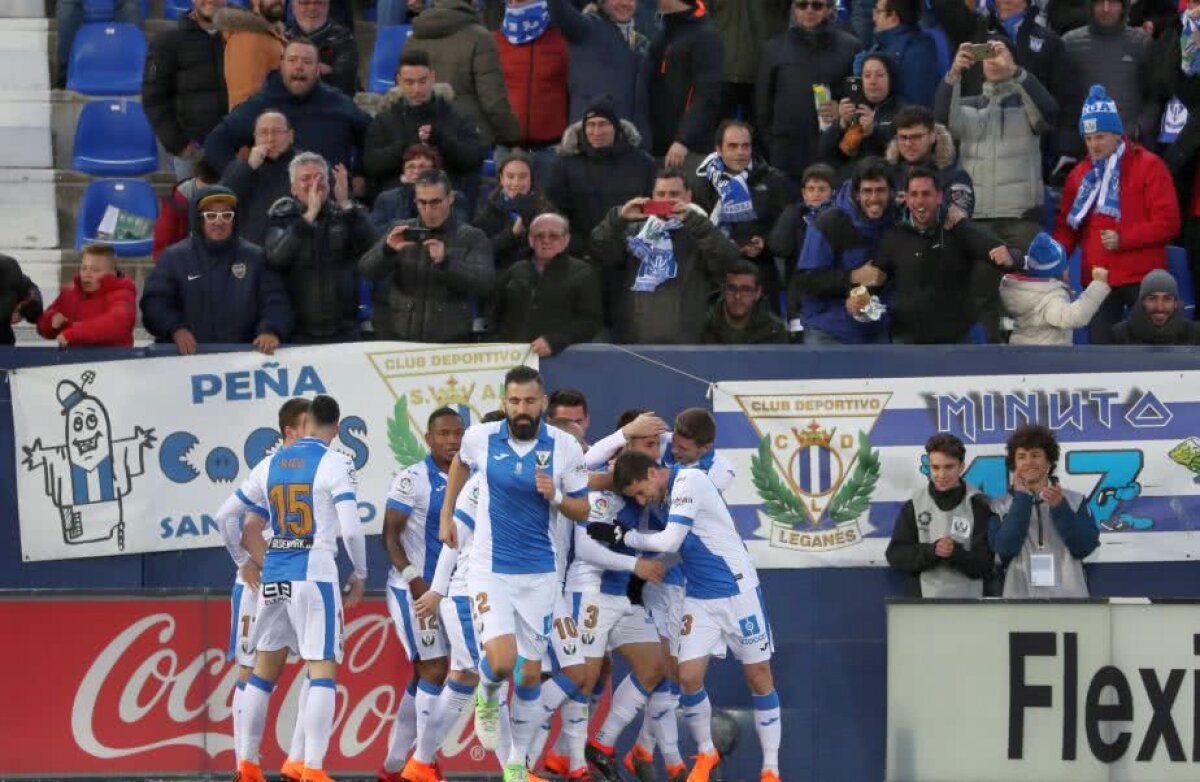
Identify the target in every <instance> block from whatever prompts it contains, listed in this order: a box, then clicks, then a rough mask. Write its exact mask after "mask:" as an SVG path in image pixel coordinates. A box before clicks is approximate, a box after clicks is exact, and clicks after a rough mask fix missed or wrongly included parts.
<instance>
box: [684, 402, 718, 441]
mask: <svg viewBox="0 0 1200 782" xmlns="http://www.w3.org/2000/svg"><path fill="white" fill-rule="evenodd" d="M675 434H681V435H683V436H684V437H686V438H688V439H689V440H695V441H696V444H697V445H708V444H709V443H711V442H712V441H713V440H716V439H717V420H716V419H715V418H713V414H712V413H710V412H708V411H707V410H705V409H704V408H703V407H689V408H688V409H687V410H684V411H683V412H681V413H680V414H679V415H677V416H675Z"/></svg>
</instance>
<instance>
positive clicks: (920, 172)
mask: <svg viewBox="0 0 1200 782" xmlns="http://www.w3.org/2000/svg"><path fill="white" fill-rule="evenodd" d="M914 179H932V180H933V189H934V190H936V191H938V192H939V193H940V192H942V180H941V177H939V176H938V173H937V172H936V171H934V170H933V169H932V168H930V167H929V166H913V167H912V168H910V169H909V170H908V176H906V177H905V178H904V189H905V190H907V189H908V186H909V185H911V184H912V181H913V180H914Z"/></svg>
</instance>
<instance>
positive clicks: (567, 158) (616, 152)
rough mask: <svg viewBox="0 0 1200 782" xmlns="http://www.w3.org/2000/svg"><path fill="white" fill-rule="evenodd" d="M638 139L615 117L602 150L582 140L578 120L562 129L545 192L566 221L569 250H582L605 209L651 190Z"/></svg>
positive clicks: (649, 166)
mask: <svg viewBox="0 0 1200 782" xmlns="http://www.w3.org/2000/svg"><path fill="white" fill-rule="evenodd" d="M640 143H641V136H639V135H638V131H637V128H635V127H634V126H633V123H631V122H628V121H627V120H621V124H620V126H619V127H618V128H617V133H616V138H615V139H614V140H613V145H612V146H611V147H606V148H604V149H596V148H595V147H593V146H592V145H591V144H589V143H588V140H587V134H586V133H584V131H583V122H582V121H580V122H576V123H574V124H572V125H570V126H569V127H567V129H566V131H565V132H563V137H562V143H561V144H560V145H559V147H558V157H557V158H556V159H555V161H554V166H553V167H552V168H551V169H550V176H549V181H548V182H547V183H546V188H545V193H546V197H547V198H549V199H550V202H551V203H552V204H554V205H555V206H557V207H558V208H559V209H560V210H561V211H562V213H563V215H565V216H566V218H567V219H568V220H570V221H571V248H572V249H571V252H572V253H573V254H574V255H577V256H582V255H585V254H586V253H587V247H588V237H589V236H590V235H591V232H592V229H593V228H595V227H596V226H597V225H598V224H599V223H600V221H601V220H603V219H604V215H605V214H606V213H607V212H608V210H609V209H611V208H613V207H614V206H619V205H621V204H624V203H625V202H626V201H628V200H629V199H631V198H634V197H636V196H644V195H649V194H650V193H651V192H652V191H653V190H654V177H655V174H656V171H657V169H656V167H655V164H654V159H653V158H651V157H650V156H649V155H648V154H646V153H645V152H643V151H642V150H641V149H639V148H638V146H639V145H640Z"/></svg>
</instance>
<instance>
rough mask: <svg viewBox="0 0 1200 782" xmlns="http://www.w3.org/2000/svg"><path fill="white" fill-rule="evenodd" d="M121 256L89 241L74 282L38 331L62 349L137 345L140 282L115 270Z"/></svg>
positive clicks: (45, 314)
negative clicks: (135, 342)
mask: <svg viewBox="0 0 1200 782" xmlns="http://www.w3.org/2000/svg"><path fill="white" fill-rule="evenodd" d="M116 264H117V254H116V253H115V252H114V251H113V248H112V247H109V246H108V245H106V244H87V245H84V247H83V261H82V262H81V263H80V264H79V271H78V272H76V274H75V282H74V284H73V285H72V286H71V287H69V288H64V289H63V291H62V292H61V293H59V294H58V298H57V299H55V300H54V303H53V304H51V305H50V306H49V307H47V308H46V310H45V312H43V313H42V316H41V317H40V318H38V323H37V330H38V333H39V334H41V335H42V336H43V337H45V338H46V339H57V340H58V346H59V347H60V348H65V347H75V346H81V345H89V346H91V347H109V348H128V347H133V323H134V321H135V320H136V319H137V286H136V285H134V284H133V280H131V279H129V278H128V277H126V276H125V275H124V274H122V273H121V272H119V271H117V268H116Z"/></svg>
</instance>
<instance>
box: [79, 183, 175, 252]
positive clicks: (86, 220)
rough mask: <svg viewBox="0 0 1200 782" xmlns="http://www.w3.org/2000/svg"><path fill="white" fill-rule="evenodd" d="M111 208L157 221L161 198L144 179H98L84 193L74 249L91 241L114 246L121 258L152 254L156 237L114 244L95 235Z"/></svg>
mask: <svg viewBox="0 0 1200 782" xmlns="http://www.w3.org/2000/svg"><path fill="white" fill-rule="evenodd" d="M109 205H112V206H115V207H117V208H118V209H122V210H124V211H127V212H132V213H134V214H138V215H142V216H143V217H148V218H150V219H151V220H156V219H158V199H157V198H156V197H155V195H154V188H153V187H151V186H150V183H149V182H146V181H144V180H141V179H97V180H95V181H94V182H91V183H89V184H88V186H87V190H85V191H84V193H83V202H82V203H81V204H80V205H79V217H78V221H77V222H76V224H75V249H79V248H81V247H83V245H85V244H87V243H88V242H95V241H103V242H105V243H106V244H111V245H112V246H113V249H115V250H116V251H117V255H119V256H121V257H122V258H136V257H138V256H143V255H149V254H150V249H151V247H153V245H154V238H153V237H150V238H148V239H144V240H141V241H123V242H115V241H111V240H108V239H100V238H99V237H97V236H96V229H97V228H98V227H99V225H100V221H101V219H103V217H104V210H105V209H107V208H108V207H109Z"/></svg>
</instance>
